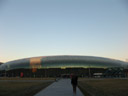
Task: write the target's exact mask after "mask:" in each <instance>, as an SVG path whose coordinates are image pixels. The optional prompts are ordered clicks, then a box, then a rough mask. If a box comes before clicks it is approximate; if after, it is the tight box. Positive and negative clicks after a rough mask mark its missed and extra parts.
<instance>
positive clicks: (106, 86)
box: [79, 79, 128, 96]
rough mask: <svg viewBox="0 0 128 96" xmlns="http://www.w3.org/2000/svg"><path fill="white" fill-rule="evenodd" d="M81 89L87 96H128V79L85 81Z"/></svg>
mask: <svg viewBox="0 0 128 96" xmlns="http://www.w3.org/2000/svg"><path fill="white" fill-rule="evenodd" d="M79 88H80V89H81V91H82V92H83V93H84V95H85V96H128V79H103V80H102V79H101V80H89V79H83V80H80V81H79ZM89 94H90V95H89Z"/></svg>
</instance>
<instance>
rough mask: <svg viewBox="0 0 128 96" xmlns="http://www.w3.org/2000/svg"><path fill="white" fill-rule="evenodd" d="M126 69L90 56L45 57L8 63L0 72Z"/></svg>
mask: <svg viewBox="0 0 128 96" xmlns="http://www.w3.org/2000/svg"><path fill="white" fill-rule="evenodd" d="M114 67H123V68H125V67H128V63H126V62H123V61H119V60H113V59H108V58H101V57H92V56H45V57H33V58H26V59H20V60H15V61H10V62H7V63H4V64H2V65H1V66H0V70H13V69H21V68H23V69H32V68H37V69H45V68H61V69H65V68H114Z"/></svg>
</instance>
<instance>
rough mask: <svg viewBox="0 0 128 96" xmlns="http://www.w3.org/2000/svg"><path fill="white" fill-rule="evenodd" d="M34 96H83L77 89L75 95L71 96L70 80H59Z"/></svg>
mask: <svg viewBox="0 0 128 96" xmlns="http://www.w3.org/2000/svg"><path fill="white" fill-rule="evenodd" d="M35 96H84V95H83V94H82V93H81V91H80V90H79V88H78V87H77V93H76V95H73V89H72V85H71V80H70V79H61V80H59V81H58V82H54V83H53V84H51V85H50V86H48V87H47V88H45V89H44V90H42V91H40V92H39V93H37V94H36V95H35Z"/></svg>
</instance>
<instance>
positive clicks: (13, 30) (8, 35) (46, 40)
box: [0, 0, 128, 62]
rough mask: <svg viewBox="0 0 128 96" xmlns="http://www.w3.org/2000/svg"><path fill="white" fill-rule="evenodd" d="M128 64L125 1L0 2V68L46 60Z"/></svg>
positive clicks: (33, 0) (127, 16)
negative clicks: (17, 61) (23, 61)
mask: <svg viewBox="0 0 128 96" xmlns="http://www.w3.org/2000/svg"><path fill="white" fill-rule="evenodd" d="M49 55H84V56H99V57H107V58H112V59H119V60H123V61H125V59H127V58H128V1H127V0H0V62H7V61H10V60H15V59H21V58H27V57H36V56H49Z"/></svg>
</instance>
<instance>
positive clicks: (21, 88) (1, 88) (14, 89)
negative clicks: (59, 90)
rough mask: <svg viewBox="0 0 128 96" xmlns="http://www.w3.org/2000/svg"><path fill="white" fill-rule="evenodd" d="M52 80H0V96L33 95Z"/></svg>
mask: <svg viewBox="0 0 128 96" xmlns="http://www.w3.org/2000/svg"><path fill="white" fill-rule="evenodd" d="M51 83H52V82H0V96H33V95H34V94H36V93H37V92H39V91H40V90H42V89H44V88H45V87H47V86H48V85H50V84H51Z"/></svg>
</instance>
